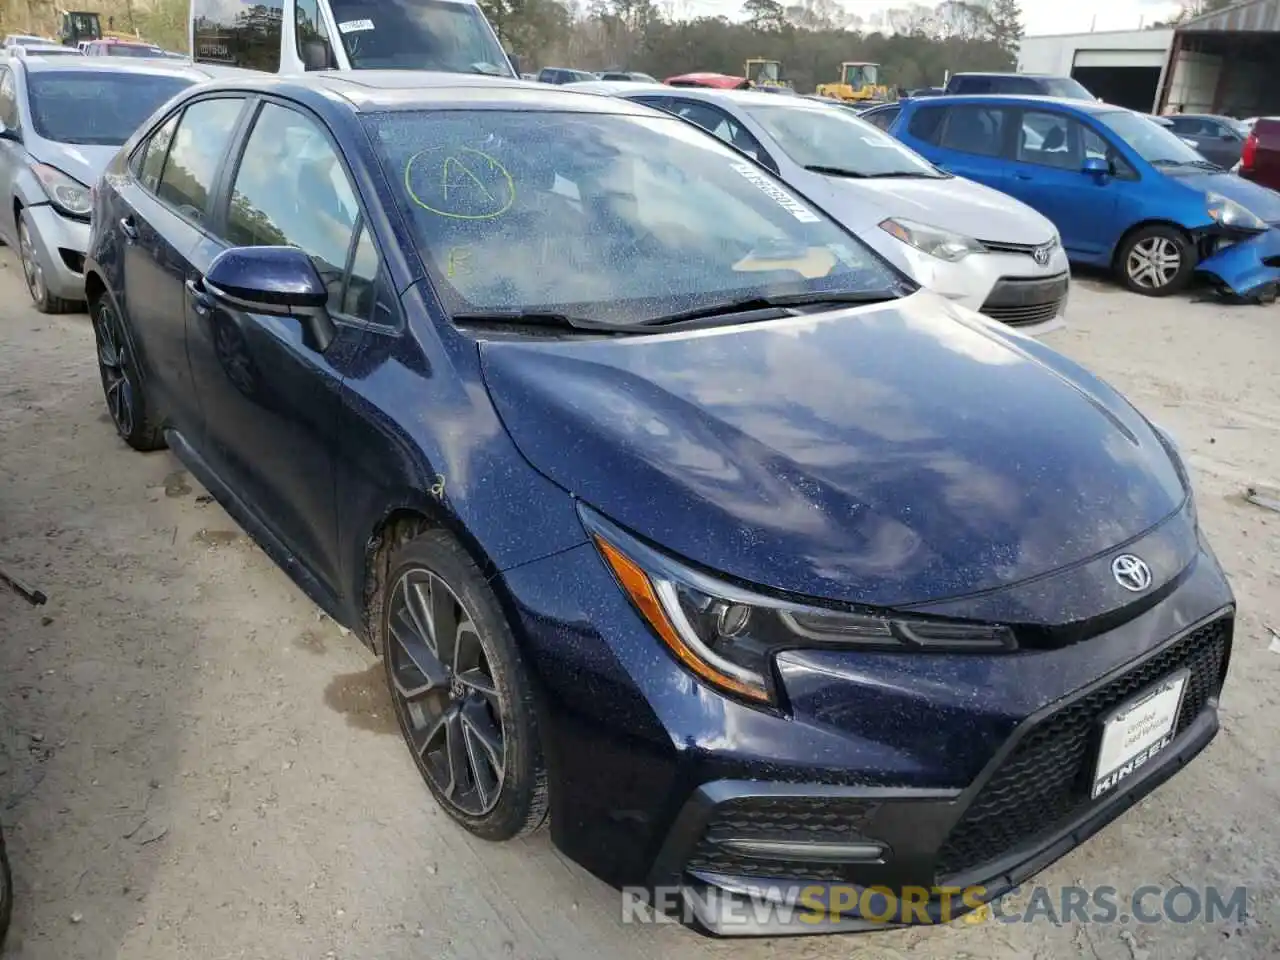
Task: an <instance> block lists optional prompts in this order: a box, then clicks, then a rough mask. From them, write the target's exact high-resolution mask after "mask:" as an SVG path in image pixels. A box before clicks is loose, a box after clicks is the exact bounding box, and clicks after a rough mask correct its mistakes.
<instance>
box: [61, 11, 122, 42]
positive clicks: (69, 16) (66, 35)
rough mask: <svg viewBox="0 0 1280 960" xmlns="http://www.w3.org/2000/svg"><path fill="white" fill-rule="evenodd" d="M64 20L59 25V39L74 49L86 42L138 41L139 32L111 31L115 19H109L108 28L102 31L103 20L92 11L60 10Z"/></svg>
mask: <svg viewBox="0 0 1280 960" xmlns="http://www.w3.org/2000/svg"><path fill="white" fill-rule="evenodd" d="M58 12H59V13H60V14H61V15H62V20H61V22H60V23H59V25H58V39H59V40H60V41H61V42H62V43H63V45H64V46H68V47H74V46H78V45H79V44H81V43H83V42H84V41H86V40H106V39H115V40H137V39H138V32H137V31H136V30H135V31H134V32H133V33H125V32H124V31H122V30H114V29H111V28H112V27H114V26H115V17H107V28H108V29H106V30H103V29H102V18H101V17H100V16H98V14H96V13H94V12H93V11H92V10H59V11H58Z"/></svg>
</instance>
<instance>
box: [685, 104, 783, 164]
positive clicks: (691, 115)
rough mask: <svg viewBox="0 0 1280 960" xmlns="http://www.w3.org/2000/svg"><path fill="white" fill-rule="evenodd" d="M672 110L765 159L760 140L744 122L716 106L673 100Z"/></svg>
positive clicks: (756, 156) (747, 153)
mask: <svg viewBox="0 0 1280 960" xmlns="http://www.w3.org/2000/svg"><path fill="white" fill-rule="evenodd" d="M670 109H671V111H672V112H673V113H675V114H676V116H679V117H683V118H684V119H686V120H688V121H690V122H691V123H696V124H697V125H698V126H700V127H701V128H702V129H703V130H706V131H707V132H708V133H710V134H712V135H713V136H716V137H719V138H720V139H721V140H723V141H724V142H725V143H727V144H729V146H731V147H737V148H738V149H739V150H741V151H742V152H743V153H745V154H746V155H747V156H749V157H752V158H754V159H756V160H763V159H765V157H766V156H767V155H766V153H765V150H764V147H762V146H761V145H760V141H759V140H757V139H756V138H755V137H753V136H752V135H751V134H750V132H748V131H747V129H746V128H745V127H743V126H742V124H740V123H738V122H737V121H736V120H734V119H733V118H732V117H730V116H728V115H727V114H724V113H721V112H720V111H719V110H717V109H716V108H715V107H712V106H708V105H707V104H705V103H698V102H697V101H694V100H672V101H671V108H670Z"/></svg>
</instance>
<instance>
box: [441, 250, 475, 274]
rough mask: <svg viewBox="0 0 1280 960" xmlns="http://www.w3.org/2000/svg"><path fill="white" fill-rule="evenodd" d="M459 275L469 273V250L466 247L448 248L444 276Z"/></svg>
mask: <svg viewBox="0 0 1280 960" xmlns="http://www.w3.org/2000/svg"><path fill="white" fill-rule="evenodd" d="M459 273H461V274H463V275H464V276H465V275H468V274H470V273H471V250H470V249H469V248H467V247H450V248H449V261H448V265H447V267H446V269H445V276H447V277H456V276H457V275H458V274H459Z"/></svg>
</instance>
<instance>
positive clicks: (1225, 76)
mask: <svg viewBox="0 0 1280 960" xmlns="http://www.w3.org/2000/svg"><path fill="white" fill-rule="evenodd" d="M1277 63H1280V0H1243V2H1240V3H1236V4H1233V5H1232V6H1230V7H1227V8H1225V9H1223V10H1218V11H1216V12H1214V13H1207V14H1204V15H1203V16H1199V17H1194V18H1192V19H1190V20H1187V21H1186V22H1185V23H1182V24H1180V25H1179V26H1178V28H1177V30H1175V31H1174V36H1173V44H1172V47H1171V49H1170V52H1169V64H1168V67H1167V68H1166V70H1165V77H1164V79H1163V81H1162V82H1161V87H1160V99H1159V101H1158V103H1157V105H1156V109H1157V112H1160V113H1174V112H1179V111H1181V112H1185V113H1220V114H1228V115H1231V116H1236V117H1256V116H1261V115H1266V114H1280V82H1277V77H1278V76H1280V70H1278V69H1277V66H1276V64H1277Z"/></svg>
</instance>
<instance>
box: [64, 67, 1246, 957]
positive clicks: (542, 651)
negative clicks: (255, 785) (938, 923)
mask: <svg viewBox="0 0 1280 960" xmlns="http://www.w3.org/2000/svg"><path fill="white" fill-rule="evenodd" d="M86 294H87V299H88V301H89V303H90V304H91V307H92V315H93V324H94V330H95V334H96V337H97V346H98V359H99V365H100V368H101V374H102V383H103V388H104V391H105V394H106V401H107V405H108V407H109V409H110V412H111V416H112V418H113V419H114V421H115V425H116V428H117V429H118V431H119V433H120V435H121V436H122V437H123V438H124V439H125V441H126V442H127V443H128V444H129V445H130V446H132V447H133V448H135V449H137V450H155V449H158V448H160V447H164V446H168V447H169V449H171V450H172V451H173V452H174V454H176V455H177V456H178V458H179V459H180V460H182V462H183V463H184V464H186V465H187V466H188V467H189V468H190V469H191V471H192V472H193V473H194V474H195V475H196V476H197V477H199V478H200V480H201V482H202V483H203V484H204V485H205V486H206V487H207V488H208V489H209V490H210V491H211V492H212V493H213V494H214V495H215V496H216V497H217V499H218V501H219V502H220V503H222V504H223V505H224V506H225V507H226V509H227V510H228V511H229V512H230V513H231V514H232V515H233V516H235V517H236V518H237V520H238V521H239V522H240V523H241V524H242V525H243V526H244V527H245V529H246V530H248V531H249V532H250V533H251V534H252V535H253V536H254V537H255V538H256V539H257V541H258V542H259V543H260V544H261V545H262V546H263V548H264V549H265V550H266V551H267V552H268V553H269V554H270V555H271V556H272V557H273V558H274V559H275V560H276V561H277V562H278V563H279V564H280V565H281V566H282V567H283V568H284V569H285V570H286V571H287V572H288V573H289V574H290V575H291V576H292V577H293V578H294V580H295V581H296V582H297V583H298V584H299V585H300V586H301V587H302V589H304V590H305V591H306V592H307V593H308V595H309V596H310V597H312V598H313V599H314V600H315V602H316V603H318V604H319V605H320V606H321V607H323V608H324V609H325V610H326V611H328V612H329V613H330V614H332V616H333V617H334V618H335V619H336V620H338V621H339V622H340V623H343V624H346V625H347V626H349V627H350V628H351V629H353V630H354V631H356V632H357V633H358V634H359V635H360V636H362V637H363V638H364V640H365V642H367V643H368V644H369V645H370V646H371V647H372V648H373V649H374V650H375V651H376V652H378V653H379V654H381V655H382V656H383V659H384V661H385V664H386V673H387V680H388V683H389V686H390V689H391V691H392V696H393V699H394V703H395V709H396V713H397V716H398V718H399V721H400V725H401V728H402V730H403V733H404V736H405V739H406V741H407V742H408V744H409V746H410V748H411V754H412V757H413V760H414V762H415V763H416V764H417V766H418V769H419V771H420V772H421V774H422V776H423V778H424V779H425V781H426V783H427V785H428V786H429V788H430V790H431V792H432V794H433V795H434V797H435V799H436V800H437V801H438V802H439V804H440V805H441V806H442V807H443V808H444V809H445V810H446V811H447V812H448V813H449V814H450V815H451V816H452V817H453V818H454V819H455V820H456V821H457V822H458V823H460V824H461V825H462V826H463V827H465V828H466V829H468V830H470V831H472V832H473V833H475V834H477V835H479V836H481V837H484V838H488V839H492V840H507V839H510V838H513V837H517V836H520V835H522V834H525V833H527V832H529V831H531V830H534V829H536V828H538V827H539V826H541V825H542V824H543V823H544V822H548V821H549V823H550V827H551V831H552V835H553V838H554V840H555V841H556V843H558V844H559V845H560V847H561V848H562V849H564V850H565V851H567V853H568V854H569V855H571V856H572V857H574V858H575V859H577V860H578V861H580V862H581V863H583V864H584V865H585V866H586V867H587V868H589V869H590V870H591V871H593V872H594V873H596V874H597V875H599V876H600V877H602V878H604V879H605V880H607V881H609V882H611V883H614V884H617V885H620V886H623V885H641V886H647V887H648V888H650V889H652V888H669V889H670V888H675V887H679V888H680V890H682V891H683V892H684V894H685V895H687V900H686V904H687V905H689V904H691V905H692V906H690V907H689V910H688V911H687V916H688V917H689V918H690V919H692V920H693V921H694V922H695V923H696V924H699V925H701V926H702V927H703V928H704V929H707V930H710V931H713V932H719V933H730V934H732V933H761V932H782V931H784V930H791V929H800V930H803V931H806V932H811V931H813V930H816V929H860V928H865V927H867V926H870V925H872V924H873V922H874V920H875V919H885V918H886V917H888V918H889V919H900V920H904V921H914V922H923V921H925V920H927V919H931V918H932V919H937V918H939V917H942V916H946V915H947V913H948V912H949V911H951V912H954V911H956V910H957V909H958V908H959V907H960V906H961V905H960V904H959V899H960V898H959V897H955V898H952V896H951V895H950V894H945V893H941V892H939V891H938V890H937V889H936V888H938V887H939V886H942V885H947V886H956V887H973V886H975V885H976V886H977V887H978V892H977V894H976V898H986V897H992V896H996V895H998V894H1000V893H1001V892H1002V891H1003V890H1005V889H1007V888H1008V887H1009V886H1010V885H1011V884H1014V883H1018V882H1021V880H1023V879H1024V878H1025V877H1027V876H1029V875H1030V874H1032V873H1034V872H1035V871H1037V870H1039V869H1041V868H1042V867H1043V866H1045V865H1046V864H1048V863H1050V862H1052V861H1053V860H1054V859H1056V858H1057V857H1059V856H1061V855H1062V854H1063V853H1065V852H1066V851H1067V850H1069V849H1070V848H1071V847H1073V846H1074V845H1076V844H1078V843H1080V842H1083V841H1084V840H1085V839H1086V838H1087V837H1089V836H1090V835H1091V834H1093V833H1094V832H1095V831H1097V830H1099V829H1100V828H1101V827H1102V826H1103V825H1105V824H1106V823H1108V822H1109V821H1111V820H1112V819H1113V818H1114V817H1116V816H1117V815H1118V814H1119V813H1120V812H1121V811H1123V810H1124V809H1126V808H1127V807H1129V806H1130V805H1131V804H1133V803H1134V802H1136V801H1137V800H1138V799H1139V798H1141V797H1142V796H1144V795H1145V794H1147V793H1148V792H1149V791H1151V790H1152V789H1154V788H1155V787H1156V786H1157V785H1158V784H1159V783H1161V782H1163V781H1164V780H1166V779H1167V778H1168V777H1169V776H1171V775H1172V774H1173V773H1174V772H1175V771H1176V770H1178V769H1179V768H1180V767H1181V766H1182V765H1183V764H1184V763H1186V762H1187V761H1188V760H1189V759H1190V758H1191V757H1192V756H1194V755H1195V754H1196V753H1198V752H1199V751H1200V750H1201V749H1202V748H1204V746H1205V745H1206V744H1207V743H1208V742H1209V741H1210V740H1211V739H1212V738H1213V736H1214V734H1215V732H1216V731H1217V728H1218V720H1217V699H1218V695H1219V691H1220V689H1221V687H1222V682H1223V678H1224V676H1225V672H1226V668H1227V661H1228V657H1229V652H1230V646H1231V638H1232V627H1233V622H1234V606H1233V599H1232V594H1231V591H1230V589H1229V587H1228V585H1227V583H1226V581H1225V579H1224V577H1223V574H1222V571H1221V569H1220V568H1219V566H1218V563H1217V561H1216V560H1215V559H1214V557H1213V554H1212V553H1211V552H1210V550H1209V548H1208V546H1206V545H1205V543H1204V541H1203V539H1202V538H1201V536H1200V533H1199V529H1198V526H1197V521H1196V512H1195V507H1194V501H1193V499H1192V495H1191V489H1190V485H1189V482H1188V478H1187V473H1186V469H1185V467H1184V466H1183V463H1182V460H1181V458H1180V456H1179V454H1178V451H1177V447H1176V446H1175V444H1174V443H1173V441H1172V440H1171V439H1170V438H1169V437H1168V436H1167V435H1166V434H1164V433H1163V432H1161V431H1160V430H1159V429H1157V428H1156V427H1154V426H1153V425H1152V424H1151V423H1149V422H1148V421H1147V420H1146V419H1144V417H1143V416H1142V415H1141V414H1140V413H1138V412H1137V411H1136V410H1135V409H1134V408H1133V407H1132V406H1130V405H1129V404H1128V403H1127V402H1126V401H1125V400H1124V399H1123V398H1122V397H1120V396H1119V395H1118V394H1116V393H1115V392H1114V391H1113V390H1111V389H1110V388H1109V387H1107V386H1106V385H1105V384H1103V383H1101V382H1100V381H1098V380H1097V379H1095V378H1094V377H1092V376H1091V375H1090V374H1088V373H1087V372H1085V371H1084V370H1082V369H1080V368H1079V367H1077V366H1075V365H1074V364H1072V363H1071V362H1070V361H1068V360H1066V359H1064V358H1063V357H1061V356H1059V355H1058V354H1056V353H1054V352H1053V351H1052V350H1050V349H1048V348H1047V347H1045V346H1043V345H1041V344H1039V343H1037V342H1035V341H1034V340H1030V339H1027V338H1024V337H1022V336H1020V335H1018V334H1016V333H1013V332H1011V331H1009V330H1007V329H1004V328H1002V327H1000V326H999V325H998V324H994V323H991V322H988V321H986V320H985V319H984V318H982V317H980V316H979V315H977V314H975V313H972V312H970V311H967V310H964V309H962V308H959V307H956V306H953V305H951V304H949V303H948V302H946V301H945V300H943V299H941V298H939V297H937V296H936V295H933V294H931V293H928V292H926V291H922V290H917V289H916V288H915V286H914V285H913V284H912V283H911V282H910V281H909V280H907V279H906V278H905V277H903V276H901V275H900V274H898V273H896V272H895V271H894V270H893V268H891V267H890V266H888V265H887V264H886V263H884V262H883V261H881V260H880V259H878V258H877V256H876V255H875V254H873V253H872V252H871V251H870V250H869V249H868V248H866V247H865V246H863V245H862V244H861V243H860V242H859V241H858V240H857V239H856V238H855V237H854V236H852V235H850V234H849V233H848V232H846V231H844V230H843V229H842V228H841V227H839V226H838V225H837V224H836V223H835V222H833V221H832V220H831V219H830V218H828V217H827V216H826V214H824V213H823V212H822V211H821V210H819V209H817V208H815V207H814V205H813V204H811V203H810V202H809V201H808V200H807V199H806V198H805V197H803V196H800V195H798V194H796V193H795V192H794V191H791V190H790V189H788V188H787V187H786V186H784V185H783V184H781V183H780V182H779V181H777V180H776V179H774V178H773V177H772V176H771V175H770V174H769V173H768V172H767V171H765V170H764V169H763V168H761V167H759V166H757V165H755V164H754V163H752V162H751V161H749V160H747V159H745V158H744V157H743V156H742V155H741V154H739V153H736V152H735V151H733V150H732V148H730V147H727V146H725V145H724V144H722V143H721V142H719V141H718V140H716V139H715V138H714V137H711V136H708V135H706V134H704V133H703V132H702V131H700V130H698V129H697V128H695V127H693V126H691V125H689V124H687V123H686V122H684V121H683V120H680V119H677V118H675V117H672V116H669V115H666V114H661V113H658V112H655V111H651V110H650V109H648V108H646V107H643V106H639V105H636V104H632V103H629V102H627V101H624V100H618V99H616V98H604V97H596V96H592V95H588V94H581V93H574V92H571V91H566V90H559V89H554V88H549V87H547V86H538V87H535V86H533V85H530V84H523V83H520V82H517V81H504V80H496V79H487V78H481V77H477V78H459V77H448V78H438V79H432V77H431V75H423V74H396V73H387V74H381V73H378V72H376V71H369V72H366V73H362V74H361V76H360V77H359V78H358V79H354V78H348V77H341V76H336V75H335V76H329V75H312V76H309V77H307V78H305V79H297V78H275V77H257V76H254V77H250V78H249V79H247V80H244V81H239V82H219V83H215V84H210V85H203V86H201V87H199V88H193V89H192V91H191V92H190V93H188V94H186V95H184V96H183V97H182V98H180V99H179V100H176V101H174V102H172V103H170V104H169V105H168V106H166V107H165V108H164V109H163V110H162V111H161V112H160V113H159V114H157V115H156V116H155V117H153V118H152V119H151V120H150V121H148V122H147V123H146V124H145V125H144V127H143V129H141V130H140V131H139V132H138V134H137V135H136V136H135V137H134V138H133V139H132V140H131V141H130V142H129V143H127V144H126V145H125V147H124V148H123V150H122V152H121V153H120V155H119V156H118V157H117V159H116V160H115V161H114V163H113V164H112V166H111V167H110V169H109V172H108V173H107V174H106V176H105V177H104V179H103V180H102V182H101V183H100V184H99V185H98V187H97V189H96V192H95V205H94V209H93V235H92V239H91V244H90V250H89V258H88V267H87V289H86ZM814 884H818V885H824V884H828V885H831V886H829V887H822V888H821V889H824V890H828V891H834V892H833V893H832V894H831V896H830V898H829V899H823V897H821V896H815V894H814V890H815V887H814ZM869 885H878V886H881V887H884V888H886V889H887V890H888V891H890V892H891V893H892V896H891V897H890V901H891V904H892V903H899V904H900V905H901V906H902V909H901V911H900V914H901V915H900V916H899V915H898V914H896V913H891V912H889V911H886V910H884V909H882V907H880V906H877V907H873V908H871V909H870V910H869V909H868V906H867V902H866V901H865V899H860V898H859V897H858V896H856V895H853V896H852V898H851V895H850V893H849V891H851V890H857V889H861V888H862V887H866V886H869ZM716 891H719V892H724V893H728V894H733V895H736V896H739V897H741V896H749V895H751V894H753V893H755V894H760V893H763V892H769V893H771V895H773V896H775V897H778V898H781V899H782V900H784V901H790V902H792V903H799V904H800V906H801V907H802V908H803V909H802V910H801V911H800V912H799V913H797V914H795V915H794V916H795V917H801V918H803V919H802V921H800V924H799V926H798V927H796V926H793V925H788V923H787V922H786V921H785V919H784V918H783V916H782V915H779V916H778V917H775V918H773V919H770V920H768V921H759V922H757V921H758V920H759V914H755V915H754V916H755V917H756V918H757V919H756V920H753V921H752V922H751V923H750V924H745V925H744V924H743V923H742V922H741V921H742V918H743V915H742V914H741V913H738V912H737V907H729V908H728V909H722V908H724V907H726V905H730V904H735V903H738V901H734V900H733V899H732V898H727V899H715V898H713V897H710V896H705V895H704V894H706V893H708V892H716ZM919 891H925V892H926V895H925V897H924V899H921V897H920V894H919ZM966 893H967V894H968V896H967V898H966V901H965V903H964V904H963V906H972V905H973V902H974V900H975V895H974V894H973V891H972V890H969V891H966ZM895 898H896V899H895ZM953 899H954V900H955V903H953V902H952V900H953ZM717 904H719V906H717ZM869 913H874V914H876V917H872V916H869V915H868V914H869ZM837 914H838V916H837ZM747 916H753V914H750V913H748V914H747Z"/></svg>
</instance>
